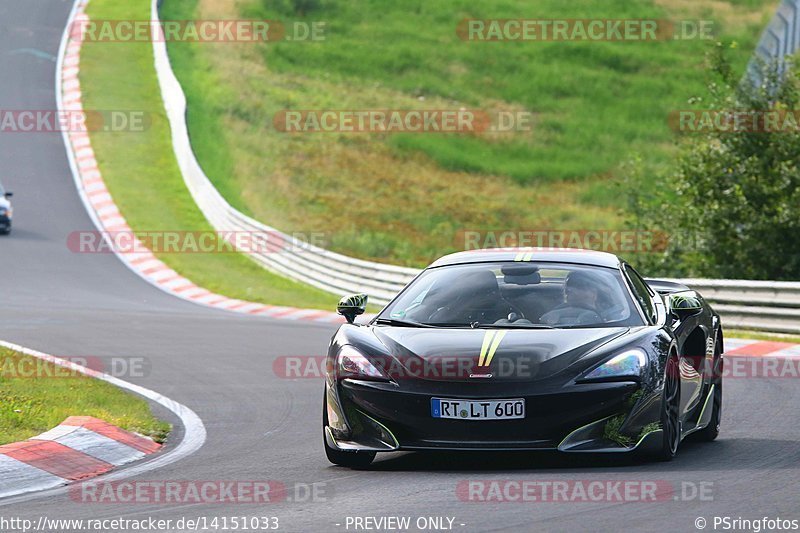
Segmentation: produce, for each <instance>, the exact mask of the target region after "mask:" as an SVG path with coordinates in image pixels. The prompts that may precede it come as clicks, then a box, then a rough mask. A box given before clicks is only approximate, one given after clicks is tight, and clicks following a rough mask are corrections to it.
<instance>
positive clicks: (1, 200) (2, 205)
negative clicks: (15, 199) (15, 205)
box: [0, 196, 11, 209]
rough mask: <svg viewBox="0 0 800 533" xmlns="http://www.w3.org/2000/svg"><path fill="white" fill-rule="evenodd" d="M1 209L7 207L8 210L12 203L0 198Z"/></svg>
mask: <svg viewBox="0 0 800 533" xmlns="http://www.w3.org/2000/svg"><path fill="white" fill-rule="evenodd" d="M0 207H5V208H6V209H7V208H9V207H11V202H9V201H8V199H6V198H5V197H3V196H0Z"/></svg>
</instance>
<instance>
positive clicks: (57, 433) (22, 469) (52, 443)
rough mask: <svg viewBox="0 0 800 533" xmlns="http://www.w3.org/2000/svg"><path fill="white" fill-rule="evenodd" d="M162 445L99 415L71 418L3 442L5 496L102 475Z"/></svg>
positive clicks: (0, 477)
mask: <svg viewBox="0 0 800 533" xmlns="http://www.w3.org/2000/svg"><path fill="white" fill-rule="evenodd" d="M160 448H161V445H160V444H158V443H157V442H154V441H152V440H151V439H148V438H147V437H143V436H141V435H137V434H135V433H131V432H129V431H125V430H123V429H120V428H118V427H117V426H114V425H111V424H109V423H107V422H104V421H103V420H100V419H98V418H92V417H88V416H71V417H69V418H67V419H66V420H65V421H64V422H62V423H61V424H59V425H58V426H57V427H55V428H53V429H51V430H50V431H48V432H46V433H42V434H41V435H39V436H36V437H33V438H30V439H28V440H26V441H23V442H15V443H13V444H6V445H4V446H0V498H3V497H7V496H13V495H17V494H22V493H25V492H31V491H39V490H44V489H49V488H53V487H58V486H60V485H66V484H68V483H71V482H73V481H80V480H84V479H89V478H92V477H96V476H99V475H100V474H105V473H106V472H109V471H110V470H112V469H114V468H115V467H117V466H122V465H124V464H128V463H131V462H133V461H138V460H139V459H142V458H143V457H146V456H147V455H150V454H153V453H155V452H157V451H158V450H159V449H160Z"/></svg>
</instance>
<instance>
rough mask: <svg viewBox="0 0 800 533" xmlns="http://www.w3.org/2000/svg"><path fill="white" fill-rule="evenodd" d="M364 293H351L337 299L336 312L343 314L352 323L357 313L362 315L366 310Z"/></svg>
mask: <svg viewBox="0 0 800 533" xmlns="http://www.w3.org/2000/svg"><path fill="white" fill-rule="evenodd" d="M367 298H368V296H367V295H366V294H351V295H349V296H345V297H344V298H342V299H341V300H339V304H338V305H337V306H336V312H337V313H339V314H340V315H342V316H344V317H345V318H346V319H347V322H348V323H350V324H352V323H353V321H354V320H355V319H356V317H357V316H358V315H363V314H364V311H366V310H367Z"/></svg>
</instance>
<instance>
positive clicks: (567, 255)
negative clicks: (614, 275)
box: [428, 248, 621, 268]
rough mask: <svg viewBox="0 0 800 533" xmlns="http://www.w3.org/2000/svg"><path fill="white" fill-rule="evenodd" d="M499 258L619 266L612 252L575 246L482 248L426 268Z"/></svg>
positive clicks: (490, 260) (494, 260) (461, 253)
mask: <svg viewBox="0 0 800 533" xmlns="http://www.w3.org/2000/svg"><path fill="white" fill-rule="evenodd" d="M501 261H532V262H550V263H573V264H578V265H591V266H601V267H609V268H619V265H620V263H621V261H620V259H619V257H617V256H616V255H614V254H610V253H608V252H597V251H595V250H582V249H579V248H485V249H480V250H468V251H465V252H456V253H453V254H449V255H445V256H444V257H440V258H439V259H437V260H436V261H434V262H433V263H431V264H430V265H429V266H428V268H435V267H441V266H449V265H461V264H468V263H486V262H501Z"/></svg>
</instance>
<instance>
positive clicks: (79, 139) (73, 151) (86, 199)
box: [56, 0, 344, 322]
mask: <svg viewBox="0 0 800 533" xmlns="http://www.w3.org/2000/svg"><path fill="white" fill-rule="evenodd" d="M87 3H88V0H78V2H77V3H76V7H75V11H74V13H73V16H72V17H71V18H70V21H69V23H68V25H67V31H66V32H65V34H64V35H65V39H66V41H65V42H66V46H65V47H64V51H63V54H62V55H61V56H60V57H59V62H60V64H59V66H58V70H57V75H56V99H57V101H58V107H59V110H60V111H69V112H82V111H83V103H82V95H81V86H80V80H79V78H78V74H79V73H80V52H81V44H82V39H80V38H78V39H75V38H74V37H75V36H73V35H71V31H70V29H71V28H76V27H82V28H83V29H84V30H85V29H86V24H85V23H86V22H87V21H88V20H89V17H88V16H87V15H86V13H85V12H84V10H85V8H86V4H87ZM73 22H79V23H83V24H80V26H74V25H73ZM64 143H65V145H66V147H67V155H68V157H69V159H70V166H71V167H72V174H73V178H74V179H75V183H76V185H77V187H78V191H79V193H80V196H81V200H83V203H84V206H85V207H86V209H87V211H88V212H89V215H90V217H91V218H92V220H93V221H94V223H95V225H96V226H97V228H98V230H100V231H101V232H131V231H132V229H131V227H130V226H129V225H128V223H127V221H126V220H125V217H123V216H122V213H121V212H120V210H119V209H118V207H117V205H116V203H115V202H114V199H113V198H112V197H111V193H110V192H109V191H108V188H107V187H106V184H105V181H104V180H103V175H102V173H101V172H100V169H99V167H98V164H97V159H96V158H95V153H94V150H93V149H92V141H91V139H90V137H89V134H88V132H85V131H81V132H78V131H69V132H68V131H64ZM110 244H111V243H110V242H109V245H110ZM134 244H135V247H136V249H142V250H147V251H144V252H141V253H138V252H137V253H130V254H123V253H118V252H115V253H116V255H117V257H119V259H120V260H121V261H122V262H123V263H124V264H125V265H127V266H128V267H129V268H130V269H131V270H132V271H133V272H135V273H136V274H138V275H139V276H141V277H142V278H144V279H145V280H146V281H148V282H149V283H151V284H153V285H155V286H156V287H158V288H159V289H162V290H163V291H165V292H167V293H169V294H172V295H174V296H177V297H179V298H183V299H184V300H188V301H190V302H194V303H197V304H201V305H205V306H208V307H214V308H217V309H224V310H226V311H233V312H237V313H245V314H249V315H261V316H267V317H271V318H280V319H286V320H311V321H318V322H342V321H343V320H344V319H343V318H342V317H341V316H339V315H337V314H336V313H333V312H329V311H320V310H317V309H300V308H297V307H283V306H277V305H265V304H261V303H255V302H248V301H245V300H237V299H234V298H228V297H227V296H222V295H220V294H216V293H213V292H211V291H209V290H207V289H204V288H202V287H199V286H197V285H195V284H194V283H192V282H191V281H190V280H189V279H187V278H185V277H183V276H181V275H180V274H178V273H177V272H175V271H174V270H172V269H171V268H170V267H169V266H167V265H166V264H165V263H164V262H163V261H161V260H160V259H158V258H157V257H156V256H155V255H154V254H153V253H152V252H151V251H150V250H148V249H147V248H146V247H145V246H144V245H143V243H142V242H141V241H139V240H138V239H135V240H134ZM110 248H111V249H114V247H113V246H110Z"/></svg>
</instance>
